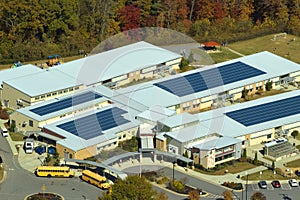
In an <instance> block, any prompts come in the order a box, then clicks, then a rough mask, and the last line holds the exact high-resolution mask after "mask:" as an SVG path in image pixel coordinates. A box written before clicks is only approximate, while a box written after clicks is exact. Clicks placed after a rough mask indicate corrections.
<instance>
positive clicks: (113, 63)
mask: <svg viewBox="0 0 300 200" xmlns="http://www.w3.org/2000/svg"><path fill="white" fill-rule="evenodd" d="M181 57H182V56H181V55H179V54H176V53H173V52H171V51H168V50H166V49H163V48H160V47H157V46H154V45H152V44H149V43H147V42H144V41H141V42H137V43H133V44H130V45H126V46H123V47H119V48H116V49H112V50H109V51H105V52H102V53H99V54H95V55H91V56H88V57H85V58H82V59H79V60H76V61H73V62H68V63H65V64H62V65H60V66H57V67H55V68H56V69H57V70H59V71H62V72H64V73H66V74H68V75H70V76H73V77H74V78H75V79H77V80H78V82H83V83H84V84H85V85H91V84H95V83H98V82H100V81H104V80H108V79H112V78H115V77H119V76H122V75H125V74H127V73H130V72H134V71H137V70H140V69H144V68H147V67H151V66H155V65H157V64H161V63H165V62H167V61H171V60H174V59H178V58H181Z"/></svg>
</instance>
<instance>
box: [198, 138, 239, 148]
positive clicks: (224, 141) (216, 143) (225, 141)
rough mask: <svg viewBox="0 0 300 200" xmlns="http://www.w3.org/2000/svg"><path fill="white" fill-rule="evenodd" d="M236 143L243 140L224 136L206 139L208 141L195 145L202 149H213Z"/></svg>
mask: <svg viewBox="0 0 300 200" xmlns="http://www.w3.org/2000/svg"><path fill="white" fill-rule="evenodd" d="M236 143H241V140H238V139H235V138H232V137H227V136H224V137H219V138H215V139H212V140H206V141H205V140H204V141H203V142H202V143H200V144H196V145H195V146H194V147H195V148H198V149H200V150H211V149H220V148H223V147H226V146H229V145H233V144H236Z"/></svg>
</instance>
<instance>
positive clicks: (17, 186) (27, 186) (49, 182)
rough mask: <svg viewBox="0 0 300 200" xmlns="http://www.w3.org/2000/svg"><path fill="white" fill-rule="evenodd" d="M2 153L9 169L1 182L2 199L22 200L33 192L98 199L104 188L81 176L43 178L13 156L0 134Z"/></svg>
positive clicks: (68, 197)
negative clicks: (24, 167) (101, 188)
mask: <svg viewBox="0 0 300 200" xmlns="http://www.w3.org/2000/svg"><path fill="white" fill-rule="evenodd" d="M0 155H1V157H2V159H3V163H4V167H5V169H6V171H7V175H6V179H5V180H4V181H3V182H2V183H1V184H0V200H22V199H24V197H25V196H27V195H28V194H32V193H38V192H42V185H43V184H45V186H46V190H45V192H54V193H58V194H60V195H62V196H64V197H65V199H66V200H73V199H74V200H79V199H80V200H82V199H85V200H88V199H89V200H97V198H98V197H99V196H100V195H101V194H102V190H100V189H99V188H96V187H94V186H93V185H89V184H88V183H85V182H83V181H81V180H80V179H79V178H76V177H75V178H41V177H36V176H35V175H34V174H33V173H30V172H28V171H26V170H24V169H23V168H22V167H21V166H20V165H19V163H18V158H17V156H13V154H12V152H11V150H10V147H9V145H8V143H7V141H6V139H5V138H3V137H2V136H0Z"/></svg>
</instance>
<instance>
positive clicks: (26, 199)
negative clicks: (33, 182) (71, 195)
mask: <svg viewBox="0 0 300 200" xmlns="http://www.w3.org/2000/svg"><path fill="white" fill-rule="evenodd" d="M35 194H41V192H39V193H32V194H29V195H27V196H26V197H25V198H24V200H28V198H29V197H30V196H32V195H35ZM45 194H55V195H57V196H59V197H60V198H61V199H62V200H65V198H64V197H63V196H62V195H60V194H57V193H54V192H45Z"/></svg>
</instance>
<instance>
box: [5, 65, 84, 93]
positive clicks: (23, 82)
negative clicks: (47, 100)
mask: <svg viewBox="0 0 300 200" xmlns="http://www.w3.org/2000/svg"><path fill="white" fill-rule="evenodd" d="M4 82H5V83H7V84H8V85H10V86H11V87H13V88H15V89H17V90H19V91H21V92H23V93H25V94H27V95H28V96H30V97H35V96H39V95H41V94H47V93H50V92H54V91H58V90H63V89H66V88H71V87H72V88H73V87H75V86H80V85H82V83H81V82H78V81H77V80H76V79H74V78H73V77H71V76H69V75H67V74H64V73H62V72H60V71H58V70H55V69H46V70H43V71H40V72H38V73H33V74H29V75H26V76H22V77H18V78H14V79H10V80H6V81H4Z"/></svg>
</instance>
